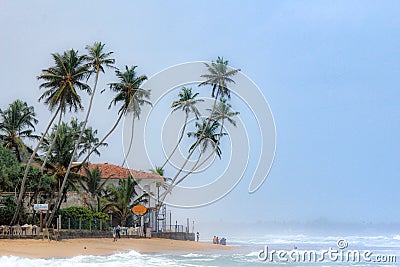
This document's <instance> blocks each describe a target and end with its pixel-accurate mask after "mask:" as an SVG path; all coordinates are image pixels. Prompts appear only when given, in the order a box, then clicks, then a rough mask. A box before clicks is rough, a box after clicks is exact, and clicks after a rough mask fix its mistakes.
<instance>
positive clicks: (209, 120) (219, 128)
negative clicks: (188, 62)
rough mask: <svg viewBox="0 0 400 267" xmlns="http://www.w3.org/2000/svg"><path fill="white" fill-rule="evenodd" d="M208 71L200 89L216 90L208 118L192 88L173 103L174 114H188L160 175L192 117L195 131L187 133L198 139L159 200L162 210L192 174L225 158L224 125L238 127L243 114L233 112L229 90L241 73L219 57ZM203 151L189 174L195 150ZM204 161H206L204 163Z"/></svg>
mask: <svg viewBox="0 0 400 267" xmlns="http://www.w3.org/2000/svg"><path fill="white" fill-rule="evenodd" d="M204 64H205V66H206V67H207V70H208V73H206V74H203V75H201V77H202V78H205V81H203V82H201V83H200V84H199V85H198V86H199V87H202V86H207V85H210V86H211V88H212V91H211V96H212V98H213V99H214V101H213V105H212V108H211V109H207V111H208V112H209V115H208V116H201V114H200V112H199V110H198V109H197V107H196V104H198V103H199V102H203V101H204V100H203V99H198V95H199V93H194V92H193V89H192V88H188V87H182V90H181V91H180V92H179V95H178V96H179V99H178V100H177V101H174V102H173V103H172V108H173V112H174V111H177V110H179V109H180V110H182V111H183V112H185V120H184V123H183V127H182V131H181V133H180V136H179V139H178V142H177V144H176V146H175V147H174V149H173V150H172V152H171V153H170V154H169V156H168V157H167V159H166V160H165V162H164V163H163V164H162V165H161V167H156V169H155V170H157V168H161V170H158V171H157V172H158V173H163V172H164V171H163V168H164V167H165V166H166V164H167V163H168V162H169V160H170V159H171V157H172V155H173V154H174V153H175V152H176V150H177V148H178V147H179V144H180V143H181V142H182V139H183V136H184V134H185V130H186V128H187V124H188V119H189V116H190V113H193V114H194V118H195V119H196V122H195V131H193V132H187V133H186V134H187V136H188V137H189V138H191V137H193V138H195V141H194V143H193V144H192V145H191V146H190V148H189V154H188V156H187V157H186V159H185V161H184V162H183V164H182V166H181V167H180V168H179V169H178V171H177V172H176V174H175V175H174V176H173V178H169V179H168V182H167V184H166V185H164V188H165V189H166V190H165V191H164V192H163V193H162V194H161V197H160V199H159V200H158V202H159V205H158V208H160V207H161V205H162V204H163V202H164V200H165V198H166V196H167V195H168V194H169V193H170V192H171V191H172V190H173V188H174V187H176V186H177V185H178V184H180V183H181V182H182V181H184V180H185V179H186V178H187V177H188V176H189V175H190V174H192V173H193V172H194V171H196V170H197V169H199V168H200V167H201V166H202V165H203V164H204V163H205V162H206V161H207V160H208V159H209V158H210V157H211V156H212V155H213V154H216V155H217V156H218V157H219V158H221V155H222V151H221V148H220V144H221V138H222V137H223V136H225V135H227V133H226V132H224V123H225V121H228V122H229V123H231V124H232V125H234V126H236V122H235V120H234V119H233V117H234V116H237V115H238V114H239V112H235V111H233V110H232V105H231V104H229V100H230V98H231V94H230V89H229V87H228V85H229V83H235V81H234V80H233V78H232V77H233V76H234V75H235V74H237V73H238V72H239V71H240V69H230V68H229V66H228V61H227V60H224V59H223V58H222V57H218V58H217V60H216V61H213V62H211V64H208V63H204ZM209 147H211V152H210V153H209V154H208V155H207V150H208V148H209ZM197 148H199V150H200V153H199V155H198V157H197V160H196V161H195V164H194V165H193V166H192V167H191V168H190V170H188V171H185V172H184V171H183V170H184V169H185V166H186V165H187V163H188V162H189V160H190V159H191V157H192V156H193V154H194V152H195V150H196V149H197ZM202 158H205V159H204V160H202V161H201V159H202Z"/></svg>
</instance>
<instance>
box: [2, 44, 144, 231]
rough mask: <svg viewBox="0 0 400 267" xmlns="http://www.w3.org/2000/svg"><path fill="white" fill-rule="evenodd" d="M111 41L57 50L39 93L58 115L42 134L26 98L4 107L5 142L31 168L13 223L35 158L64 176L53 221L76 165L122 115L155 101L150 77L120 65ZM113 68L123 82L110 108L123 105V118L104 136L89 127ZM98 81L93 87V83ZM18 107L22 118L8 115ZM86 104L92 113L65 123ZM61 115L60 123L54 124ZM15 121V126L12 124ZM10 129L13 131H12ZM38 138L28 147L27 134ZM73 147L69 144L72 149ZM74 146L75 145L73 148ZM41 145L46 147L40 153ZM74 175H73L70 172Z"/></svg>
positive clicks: (44, 72) (26, 172)
mask: <svg viewBox="0 0 400 267" xmlns="http://www.w3.org/2000/svg"><path fill="white" fill-rule="evenodd" d="M104 47H105V45H104V44H103V43H101V42H95V43H94V44H93V45H91V46H86V51H87V53H86V54H82V55H81V54H79V52H78V51H77V50H74V49H71V50H68V51H65V52H64V53H62V54H60V53H53V54H51V56H52V59H53V62H54V65H53V66H51V67H49V68H47V69H44V70H42V73H41V74H40V75H39V76H38V77H37V78H38V79H39V80H41V81H43V83H42V84H41V85H40V89H44V92H43V93H42V95H41V96H40V98H39V101H42V102H43V103H44V104H45V105H47V106H48V108H49V111H50V112H52V113H53V114H52V116H51V119H50V121H49V122H48V125H47V127H46V129H45V131H44V132H43V133H42V134H41V135H40V136H37V135H34V134H33V131H34V130H35V129H34V126H35V124H36V123H37V120H36V119H35V114H34V110H33V107H29V106H28V105H27V104H26V103H25V102H22V101H19V100H18V101H16V102H15V103H13V104H12V106H11V105H10V107H9V108H8V109H7V110H5V111H1V114H0V115H1V117H2V120H1V126H0V127H1V129H0V132H1V143H2V145H3V146H5V147H7V148H9V149H11V150H12V151H14V153H15V154H16V155H17V157H18V159H19V160H20V161H21V162H25V170H24V174H23V177H22V180H21V183H20V187H19V190H18V191H19V195H18V200H17V206H16V209H15V213H14V216H13V219H12V221H11V224H15V223H16V222H17V221H18V218H19V217H18V216H19V214H20V209H21V206H22V203H23V201H24V197H25V191H26V184H27V182H28V176H29V171H30V169H31V166H32V164H33V163H38V162H40V163H41V164H42V167H41V170H42V171H43V172H44V173H48V172H49V170H52V171H50V172H51V173H53V172H54V173H57V175H58V182H59V183H58V184H59V185H58V187H59V189H58V194H57V195H56V197H55V200H54V202H53V203H52V205H50V206H51V207H52V212H51V213H49V214H50V215H49V216H48V218H47V220H46V221H47V225H49V224H50V223H51V221H52V220H53V217H54V215H55V214H56V213H57V211H58V209H59V208H60V205H61V202H62V199H63V192H66V189H67V186H68V185H69V184H74V183H72V181H73V180H74V176H75V174H76V173H75V172H74V171H75V170H74V168H81V167H82V166H84V163H86V162H87V161H88V160H89V158H90V156H91V155H92V154H93V153H95V154H99V151H98V149H99V147H101V146H104V145H106V144H105V141H106V139H107V138H108V137H109V136H110V135H111V133H112V132H113V131H114V130H115V129H116V127H117V126H118V124H119V123H120V121H121V119H122V117H123V116H124V115H126V113H128V112H132V111H133V112H134V113H135V115H136V117H139V115H140V106H141V105H144V104H146V103H149V102H148V101H147V100H146V98H149V95H150V93H149V91H147V90H143V89H141V88H140V86H141V84H142V83H143V82H144V81H145V80H146V79H147V77H146V76H144V75H143V76H139V75H137V72H136V68H137V66H132V67H128V66H126V67H125V71H120V70H119V69H117V68H116V67H115V66H114V64H115V59H113V58H111V56H112V54H113V52H105V50H104ZM107 68H110V69H114V70H115V73H116V76H117V79H118V80H117V82H113V83H110V84H109V87H110V89H111V90H112V91H113V92H115V97H114V98H113V99H112V101H111V103H110V106H109V108H111V106H112V105H120V108H119V111H118V114H119V116H118V118H117V119H116V121H115V123H114V125H113V126H112V127H111V130H110V131H109V132H108V133H107V134H106V135H105V136H104V137H103V138H101V140H99V138H97V137H96V134H97V130H93V129H92V128H91V127H88V126H87V123H88V121H89V116H90V112H91V108H92V105H93V102H94V96H95V95H96V88H97V84H98V80H99V75H100V73H104V72H105V70H106V69H107ZM89 81H92V82H93V86H92V87H91V86H90V85H89V83H88V82H89ZM82 93H84V94H85V93H86V94H89V96H90V98H89V99H90V100H89V103H88V105H86V106H85V107H84V105H83V104H82V100H81V99H82V98H81V94H82ZM16 108H18V109H19V111H18V112H20V113H21V114H20V115H21V116H20V117H21V120H22V121H12V120H15V118H14V117H13V116H12V115H7V112H11V111H10V110H12V109H16ZM84 108H85V109H86V115H85V118H84V120H83V121H82V122H79V123H78V122H77V121H76V120H72V121H71V122H70V123H69V124H68V123H65V122H63V117H64V115H65V114H66V112H72V113H76V112H78V111H81V110H83V109H84ZM56 118H58V119H57V123H56V125H53V124H54V122H55V121H56ZM10 124H12V126H10ZM8 130H9V131H10V132H7V131H8ZM26 138H30V139H36V140H37V141H38V142H37V143H36V145H35V147H34V148H33V149H32V150H30V151H27V148H28V146H25V145H24V144H23V142H22V141H23V139H26ZM67 147H68V149H65V148H67ZM71 148H72V149H71ZM39 150H41V151H44V152H45V153H44V154H43V155H39V154H38V152H39ZM79 157H84V159H83V160H82V164H81V165H79V166H75V167H74V166H73V164H72V163H73V162H74V161H76V160H77V159H78V158H79ZM70 176H71V177H70Z"/></svg>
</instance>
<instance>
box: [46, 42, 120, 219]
mask: <svg viewBox="0 0 400 267" xmlns="http://www.w3.org/2000/svg"><path fill="white" fill-rule="evenodd" d="M103 48H104V44H102V43H100V42H95V43H94V44H93V46H86V49H87V50H88V52H89V55H88V56H85V59H86V60H88V61H89V63H88V64H87V65H86V67H87V68H91V71H90V72H89V75H90V74H91V73H95V74H96V76H95V81H94V86H93V92H91V95H90V101H89V105H88V109H87V111H86V116H85V120H84V121H83V125H82V127H81V130H80V133H79V137H78V138H77V141H76V143H75V147H74V151H73V152H72V155H73V156H72V158H71V161H70V162H69V165H68V168H67V172H66V173H65V176H64V179H63V183H62V185H61V191H62V190H63V189H64V187H65V185H66V183H67V179H68V175H69V173H70V171H71V166H72V163H73V160H74V157H75V154H76V153H77V150H78V147H79V144H80V142H81V139H82V135H83V133H84V132H85V128H86V124H87V122H88V119H89V115H90V111H91V108H92V103H93V98H94V95H95V93H96V87H97V82H98V78H99V72H100V71H101V72H103V73H104V67H105V66H106V67H112V64H114V62H115V60H114V59H111V58H109V57H110V56H111V54H112V53H113V52H108V53H104V52H103ZM61 200H62V199H61V195H59V196H58V199H57V204H56V205H55V206H54V209H53V212H52V214H51V216H50V220H49V222H48V223H50V222H51V221H52V220H53V218H54V215H55V213H56V211H57V210H58V209H59V208H60V205H61Z"/></svg>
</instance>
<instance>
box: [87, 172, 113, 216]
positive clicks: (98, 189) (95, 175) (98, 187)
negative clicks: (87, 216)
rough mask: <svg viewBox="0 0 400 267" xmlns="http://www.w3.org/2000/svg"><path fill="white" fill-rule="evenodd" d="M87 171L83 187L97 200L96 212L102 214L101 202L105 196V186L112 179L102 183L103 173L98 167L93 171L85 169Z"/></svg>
mask: <svg viewBox="0 0 400 267" xmlns="http://www.w3.org/2000/svg"><path fill="white" fill-rule="evenodd" d="M84 170H85V178H84V181H83V183H82V182H81V183H80V184H81V186H82V187H83V189H84V190H85V191H86V192H87V193H89V194H90V196H91V197H92V198H93V199H95V200H96V203H97V208H96V211H98V212H100V211H101V208H100V202H101V201H100V200H101V198H102V197H103V195H104V191H105V186H106V183H107V181H108V179H109V178H110V177H107V178H106V179H104V181H102V178H103V176H102V171H101V170H100V169H99V167H98V166H96V167H94V168H93V169H92V170H90V169H89V167H88V166H85V167H84Z"/></svg>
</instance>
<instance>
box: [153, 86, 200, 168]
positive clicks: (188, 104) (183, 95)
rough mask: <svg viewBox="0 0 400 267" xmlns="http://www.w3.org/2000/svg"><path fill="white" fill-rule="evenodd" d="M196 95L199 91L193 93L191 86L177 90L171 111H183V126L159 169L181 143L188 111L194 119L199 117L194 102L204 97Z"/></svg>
mask: <svg viewBox="0 0 400 267" xmlns="http://www.w3.org/2000/svg"><path fill="white" fill-rule="evenodd" d="M198 95H199V93H195V94H193V93H192V88H188V87H182V91H180V92H179V100H177V101H174V102H173V103H172V108H173V110H172V112H174V111H177V110H179V109H182V110H183V111H184V112H185V121H184V123H183V128H182V131H181V134H180V136H179V139H178V142H177V144H176V146H175V147H174V149H173V150H172V152H171V153H170V155H169V156H168V158H167V159H166V160H165V162H164V164H163V165H162V166H161V169H163V168H164V167H165V165H166V164H167V163H168V162H169V160H170V159H171V157H172V155H173V154H174V153H175V151H176V150H177V149H178V147H179V144H180V143H181V141H182V138H183V135H184V133H185V129H186V125H187V122H188V119H189V113H190V112H193V113H194V115H195V117H196V119H198V118H199V117H200V112H199V110H198V109H197V107H196V104H197V103H199V102H203V101H204V99H197V96H198Z"/></svg>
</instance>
